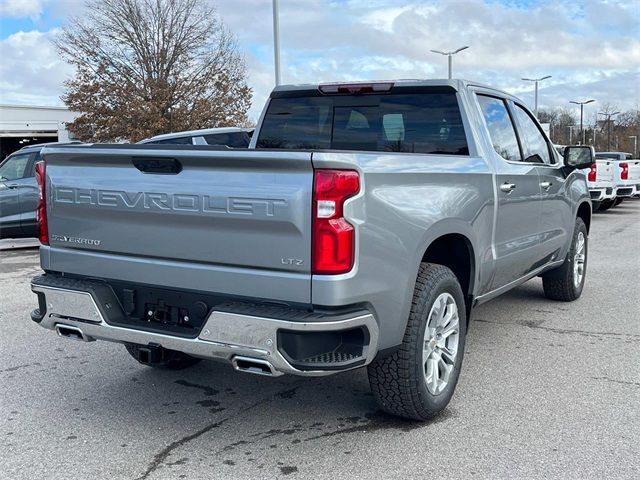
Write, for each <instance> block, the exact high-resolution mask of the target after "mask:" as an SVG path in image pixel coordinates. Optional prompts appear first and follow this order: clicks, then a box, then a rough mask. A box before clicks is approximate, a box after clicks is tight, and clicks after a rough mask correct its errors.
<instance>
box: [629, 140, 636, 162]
mask: <svg viewBox="0 0 640 480" xmlns="http://www.w3.org/2000/svg"><path fill="white" fill-rule="evenodd" d="M629 138H633V158H638V136H637V135H629Z"/></svg>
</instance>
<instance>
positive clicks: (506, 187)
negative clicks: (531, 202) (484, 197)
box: [500, 182, 516, 193]
mask: <svg viewBox="0 0 640 480" xmlns="http://www.w3.org/2000/svg"><path fill="white" fill-rule="evenodd" d="M515 188H516V184H515V183H506V182H505V183H503V184H502V185H500V190H501V191H503V192H504V193H511V192H512V191H514V190H515Z"/></svg>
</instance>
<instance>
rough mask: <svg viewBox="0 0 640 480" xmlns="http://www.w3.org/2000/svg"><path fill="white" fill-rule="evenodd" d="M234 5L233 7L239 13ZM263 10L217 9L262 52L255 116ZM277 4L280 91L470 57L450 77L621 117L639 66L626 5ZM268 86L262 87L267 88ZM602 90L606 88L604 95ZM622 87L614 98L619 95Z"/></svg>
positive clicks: (632, 13)
mask: <svg viewBox="0 0 640 480" xmlns="http://www.w3.org/2000/svg"><path fill="white" fill-rule="evenodd" d="M240 3H242V5H243V7H240V6H239V4H240ZM270 3H271V2H264V1H261V0H243V1H242V2H240V1H235V2H219V3H218V8H219V12H220V14H221V15H222V17H223V18H224V20H225V22H226V23H227V24H228V25H229V27H231V29H232V30H233V31H234V32H235V33H236V34H237V35H238V37H239V39H240V43H241V45H243V46H248V45H252V44H256V43H257V44H262V45H265V46H266V47H267V48H265V49H263V50H262V52H261V56H260V58H258V57H254V58H253V59H252V61H250V62H249V64H250V78H251V80H252V81H253V79H254V78H257V77H258V76H259V77H260V82H258V83H253V82H252V83H251V84H252V86H253V87H254V98H255V99H256V100H258V101H257V102H256V104H255V105H254V107H253V108H252V110H251V113H252V115H253V116H254V117H257V115H258V114H259V111H260V108H261V107H262V105H263V103H264V100H265V99H266V98H267V96H268V93H269V90H270V89H271V87H272V85H273V73H272V72H273V64H272V62H273V56H272V47H271V45H272V43H271V42H272V25H271V5H270ZM399 3H400V2H394V1H376V0H350V1H347V2H344V1H340V2H338V1H333V2H327V1H322V0H287V1H286V2H280V29H281V32H280V36H281V44H282V64H283V75H282V76H283V81H284V82H286V83H315V82H321V81H330V80H355V79H375V78H378V79H387V78H438V77H445V76H446V64H447V61H446V59H445V58H444V57H441V56H438V55H434V54H432V53H430V52H429V50H430V49H432V48H433V49H454V48H457V47H459V46H462V45H470V46H471V48H470V49H469V50H467V51H464V52H461V53H460V54H459V55H458V56H457V57H456V58H455V59H454V76H458V77H462V78H469V79H473V80H477V81H481V82H484V83H488V84H491V85H494V86H496V87H498V88H503V89H506V90H509V91H511V92H514V93H516V94H517V93H523V96H524V97H525V99H529V97H530V96H531V95H529V94H528V92H529V91H530V89H531V86H530V85H528V84H525V83H523V82H522V81H521V80H520V78H521V77H523V76H535V75H540V76H542V75H548V74H551V75H553V79H551V80H549V81H548V82H547V84H546V85H541V87H542V88H541V104H542V103H543V94H544V93H545V92H546V91H553V92H554V94H553V95H552V96H549V97H548V98H545V99H544V101H545V102H548V103H550V104H551V105H559V106H565V105H567V101H568V95H574V94H575V93H576V92H577V91H584V92H585V93H586V92H589V89H590V85H593V90H594V92H593V93H592V95H596V93H597V94H598V95H601V96H602V97H603V98H604V97H607V98H612V99H613V98H615V99H616V102H618V103H620V104H621V105H623V106H625V107H627V108H630V107H633V106H635V105H637V104H638V103H640V101H639V99H638V89H637V83H635V84H634V78H635V77H634V75H633V73H634V72H636V73H637V72H638V65H640V39H639V38H638V35H637V31H638V28H637V22H636V20H634V18H636V19H637V18H638V14H639V13H640V11H639V7H638V6H637V4H636V3H635V2H632V1H631V2H595V1H590V2H577V1H570V2H542V3H541V4H540V5H539V6H534V7H527V8H524V7H517V6H507V5H504V4H503V3H500V2H497V1H496V2H492V3H488V2H485V1H482V0H467V1H464V2H460V1H447V2H435V1H433V2H416V3H415V4H406V5H399ZM269 80H270V81H269ZM607 85H610V88H608V87H607ZM622 86H624V87H626V88H625V89H624V90H620V89H619V88H620V87H622Z"/></svg>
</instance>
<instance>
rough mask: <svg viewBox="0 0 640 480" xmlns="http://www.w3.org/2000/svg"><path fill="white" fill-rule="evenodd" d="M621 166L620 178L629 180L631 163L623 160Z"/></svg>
mask: <svg viewBox="0 0 640 480" xmlns="http://www.w3.org/2000/svg"><path fill="white" fill-rule="evenodd" d="M620 168H622V171H621V172H620V178H621V179H622V180H629V164H628V163H626V162H622V163H621V164H620Z"/></svg>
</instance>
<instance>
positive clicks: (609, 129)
mask: <svg viewBox="0 0 640 480" xmlns="http://www.w3.org/2000/svg"><path fill="white" fill-rule="evenodd" d="M619 113H620V112H613V113H609V112H598V115H604V116H605V117H607V152H609V151H611V117H613V116H614V115H618V114H619Z"/></svg>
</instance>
